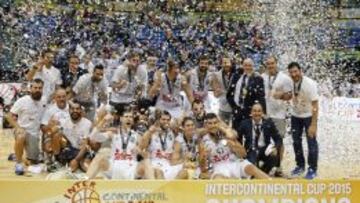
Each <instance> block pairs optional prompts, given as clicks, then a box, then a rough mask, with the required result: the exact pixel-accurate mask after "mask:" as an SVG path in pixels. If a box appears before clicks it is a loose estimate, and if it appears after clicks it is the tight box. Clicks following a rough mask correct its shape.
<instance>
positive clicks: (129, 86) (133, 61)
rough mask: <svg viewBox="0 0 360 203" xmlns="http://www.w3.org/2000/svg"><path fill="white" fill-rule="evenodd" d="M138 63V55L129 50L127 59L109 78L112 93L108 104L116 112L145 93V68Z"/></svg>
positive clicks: (146, 80) (146, 81)
mask: <svg viewBox="0 0 360 203" xmlns="http://www.w3.org/2000/svg"><path fill="white" fill-rule="evenodd" d="M139 65H140V56H139V54H138V53H136V52H130V53H129V54H128V57H127V60H126V61H125V62H124V63H123V64H122V65H120V66H119V67H118V68H117V69H116V70H115V72H114V75H113V77H112V80H111V87H112V94H111V98H110V104H111V105H112V106H114V108H115V109H116V111H117V113H118V114H121V112H122V111H123V110H124V108H125V107H127V106H129V105H130V104H131V103H132V102H133V101H135V100H138V99H140V98H142V97H145V95H146V88H147V83H148V78H147V70H146V68H145V66H139Z"/></svg>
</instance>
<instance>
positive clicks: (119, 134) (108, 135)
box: [87, 109, 153, 180]
mask: <svg viewBox="0 0 360 203" xmlns="http://www.w3.org/2000/svg"><path fill="white" fill-rule="evenodd" d="M120 121H121V124H120V126H118V127H115V128H113V129H111V130H107V131H106V132H93V133H92V136H91V139H92V141H96V142H100V143H105V142H108V141H110V142H111V149H109V148H107V147H103V148H101V149H100V150H99V151H98V153H97V154H96V156H95V158H94V159H93V161H92V163H91V164H90V166H89V169H88V171H87V176H88V178H90V179H92V178H95V177H96V176H97V175H98V173H99V172H105V175H106V176H108V177H109V178H111V179H127V180H133V179H138V178H144V179H145V178H151V177H153V176H151V175H149V173H151V172H149V173H148V169H149V170H151V168H149V167H147V165H146V160H144V161H142V162H138V156H139V149H138V143H139V141H140V138H141V137H140V135H139V134H138V133H137V132H136V131H134V130H132V126H133V124H134V114H133V112H132V111H131V110H129V109H126V110H124V111H123V112H122V114H121V115H120ZM94 130H95V131H96V130H97V129H94Z"/></svg>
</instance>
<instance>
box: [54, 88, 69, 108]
mask: <svg viewBox="0 0 360 203" xmlns="http://www.w3.org/2000/svg"><path fill="white" fill-rule="evenodd" d="M55 102H56V105H57V106H58V107H59V108H60V109H64V108H65V107H66V91H65V89H62V88H60V89H57V90H56V91H55Z"/></svg>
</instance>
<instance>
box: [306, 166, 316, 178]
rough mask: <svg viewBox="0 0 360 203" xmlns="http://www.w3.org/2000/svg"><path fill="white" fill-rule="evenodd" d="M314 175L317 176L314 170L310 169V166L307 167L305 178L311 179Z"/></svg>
mask: <svg viewBox="0 0 360 203" xmlns="http://www.w3.org/2000/svg"><path fill="white" fill-rule="evenodd" d="M316 176H317V173H316V171H315V170H314V169H312V168H309V169H308V171H307V173H306V175H305V179H308V180H312V179H314V178H315V177H316Z"/></svg>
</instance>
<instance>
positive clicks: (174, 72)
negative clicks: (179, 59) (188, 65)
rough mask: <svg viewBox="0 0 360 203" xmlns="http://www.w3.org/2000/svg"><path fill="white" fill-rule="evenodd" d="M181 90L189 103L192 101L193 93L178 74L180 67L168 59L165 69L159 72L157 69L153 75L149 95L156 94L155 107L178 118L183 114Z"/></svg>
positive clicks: (184, 79) (152, 96)
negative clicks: (153, 80) (153, 79)
mask: <svg viewBox="0 0 360 203" xmlns="http://www.w3.org/2000/svg"><path fill="white" fill-rule="evenodd" d="M181 90H183V91H184V92H185V94H186V96H187V99H188V101H189V102H190V103H192V102H193V101H194V99H193V94H192V90H191V87H190V85H189V83H188V82H187V80H186V78H185V77H184V76H182V75H181V74H180V67H179V65H178V64H177V63H175V62H174V61H172V60H169V61H168V64H167V71H166V72H165V73H161V72H160V71H158V72H157V73H156V75H155V82H154V85H153V86H152V88H151V90H150V92H149V96H150V98H154V97H156V96H158V98H157V101H156V107H157V108H159V109H161V110H165V111H168V112H170V114H171V116H172V117H174V118H175V119H178V118H180V117H181V116H182V114H183V105H182V104H183V103H184V102H183V100H184V99H186V98H183V97H182V96H181V94H180V92H181Z"/></svg>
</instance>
